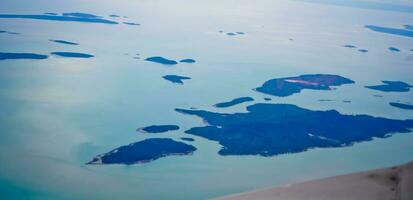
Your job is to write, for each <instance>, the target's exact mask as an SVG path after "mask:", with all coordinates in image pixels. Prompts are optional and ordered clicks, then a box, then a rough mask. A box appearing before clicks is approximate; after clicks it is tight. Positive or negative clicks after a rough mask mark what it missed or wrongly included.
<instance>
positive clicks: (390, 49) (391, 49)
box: [389, 47, 400, 52]
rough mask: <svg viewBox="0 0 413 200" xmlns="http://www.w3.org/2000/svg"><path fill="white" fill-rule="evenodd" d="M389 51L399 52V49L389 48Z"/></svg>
mask: <svg viewBox="0 0 413 200" xmlns="http://www.w3.org/2000/svg"><path fill="white" fill-rule="evenodd" d="M389 51H393V52H400V49H398V48H396V47H389Z"/></svg>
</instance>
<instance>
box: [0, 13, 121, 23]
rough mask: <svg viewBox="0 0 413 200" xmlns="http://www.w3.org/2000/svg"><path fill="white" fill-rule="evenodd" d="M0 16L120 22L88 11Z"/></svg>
mask: <svg viewBox="0 0 413 200" xmlns="http://www.w3.org/2000/svg"><path fill="white" fill-rule="evenodd" d="M0 18H4V19H37V20H50V21H66V22H82V23H100V24H118V22H115V21H111V20H107V19H103V18H101V17H98V16H96V15H92V14H88V13H63V14H62V15H57V13H56V15H50V13H49V14H39V15H36V14H34V15H33V14H29V15H24V14H0Z"/></svg>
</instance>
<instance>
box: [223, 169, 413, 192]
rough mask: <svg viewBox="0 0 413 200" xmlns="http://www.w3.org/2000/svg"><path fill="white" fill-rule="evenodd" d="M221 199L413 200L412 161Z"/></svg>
mask: <svg viewBox="0 0 413 200" xmlns="http://www.w3.org/2000/svg"><path fill="white" fill-rule="evenodd" d="M219 199H221V200H244V199H253V200H268V199H271V200H413V162H410V163H408V164H405V165H400V166H395V167H389V168H384V169H377V170H371V171H366V172H360V173H354V174H348V175H343V176H336V177H330V178H325V179H320V180H314V181H308V182H303V183H296V184H291V185H286V186H282V187H274V188H268V189H263V190H257V191H252V192H246V193H241V194H235V195H231V196H226V197H221V198H219Z"/></svg>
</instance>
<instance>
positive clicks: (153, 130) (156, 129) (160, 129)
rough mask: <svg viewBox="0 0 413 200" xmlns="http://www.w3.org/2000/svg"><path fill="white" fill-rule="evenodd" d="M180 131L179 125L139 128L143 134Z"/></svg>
mask: <svg viewBox="0 0 413 200" xmlns="http://www.w3.org/2000/svg"><path fill="white" fill-rule="evenodd" d="M176 130H179V126H177V125H152V126H147V127H142V128H138V129H137V131H139V132H143V133H164V132H168V131H176Z"/></svg>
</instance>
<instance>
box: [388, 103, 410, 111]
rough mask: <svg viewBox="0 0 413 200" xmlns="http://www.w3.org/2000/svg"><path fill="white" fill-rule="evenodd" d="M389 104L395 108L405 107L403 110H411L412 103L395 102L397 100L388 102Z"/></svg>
mask: <svg viewBox="0 0 413 200" xmlns="http://www.w3.org/2000/svg"><path fill="white" fill-rule="evenodd" d="M389 104H390V105H391V106H393V107H396V108H400V109H405V110H413V105H412V104H404V103H397V102H390V103H389Z"/></svg>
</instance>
